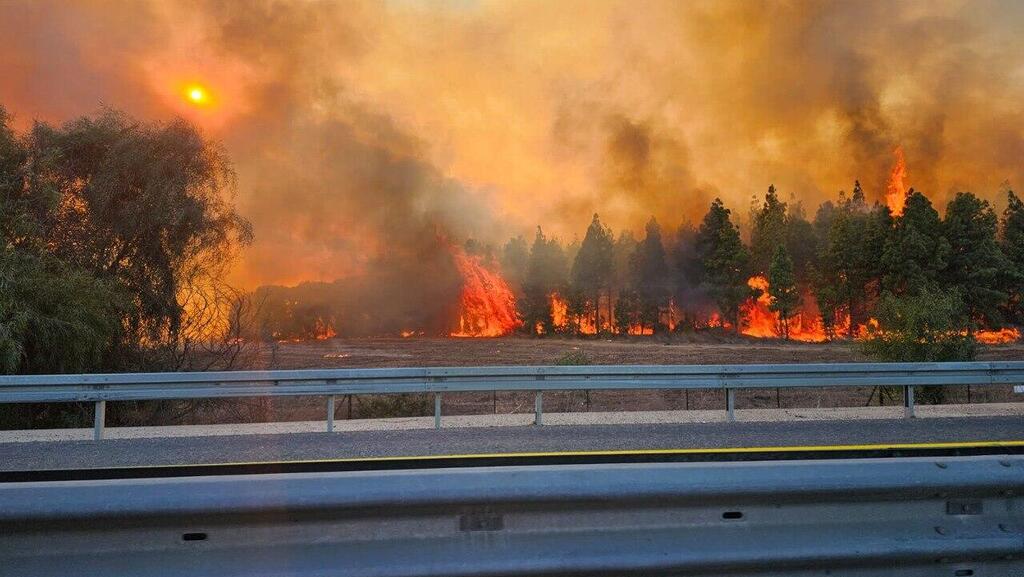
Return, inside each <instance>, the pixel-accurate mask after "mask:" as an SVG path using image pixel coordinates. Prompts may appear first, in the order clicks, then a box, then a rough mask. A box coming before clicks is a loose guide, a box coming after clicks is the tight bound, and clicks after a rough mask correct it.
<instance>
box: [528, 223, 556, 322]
mask: <svg viewBox="0 0 1024 577" xmlns="http://www.w3.org/2000/svg"><path fill="white" fill-rule="evenodd" d="M565 269H566V264H565V256H564V254H563V253H562V247H561V246H560V245H559V244H558V241H557V240H555V239H551V240H548V238H547V237H545V236H544V231H543V230H541V228H540V227H539V226H538V227H537V234H536V236H535V237H534V239H533V246H532V247H531V248H530V257H529V260H528V262H527V266H526V276H525V279H524V281H523V293H524V296H523V306H522V308H521V310H520V314H521V315H522V317H523V327H524V329H525V330H526V331H528V332H536V329H537V325H538V324H539V325H540V326H541V328H542V330H543V332H544V333H545V334H551V333H552V332H554V330H555V326H554V319H553V318H552V314H551V300H550V296H551V293H553V292H559V291H563V292H564V289H565V284H566V281H565ZM562 296H563V297H564V296H565V295H562Z"/></svg>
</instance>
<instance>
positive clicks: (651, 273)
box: [630, 218, 671, 332]
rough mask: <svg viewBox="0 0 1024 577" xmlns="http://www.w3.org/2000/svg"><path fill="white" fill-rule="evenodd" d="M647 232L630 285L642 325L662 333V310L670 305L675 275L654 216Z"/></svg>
mask: <svg viewBox="0 0 1024 577" xmlns="http://www.w3.org/2000/svg"><path fill="white" fill-rule="evenodd" d="M646 232H647V235H646V236H645V237H644V240H643V242H641V243H640V244H639V245H637V247H636V249H635V251H634V252H633V255H632V258H631V259H630V269H631V273H632V274H631V277H632V278H631V281H632V282H631V283H630V284H631V288H632V292H633V293H635V294H636V297H637V303H636V305H637V306H636V309H637V311H638V312H639V318H638V319H637V320H638V321H639V323H638V324H639V325H640V326H642V327H648V326H649V327H652V328H653V329H654V332H658V330H659V328H660V323H659V322H658V318H659V316H660V313H661V310H662V309H665V308H667V307H668V300H669V295H670V294H671V288H670V287H671V285H670V282H671V276H670V273H669V268H668V261H667V259H666V257H665V246H664V244H663V241H662V238H661V226H659V225H658V221H656V220H655V219H654V218H651V220H650V221H649V222H648V223H647V227H646Z"/></svg>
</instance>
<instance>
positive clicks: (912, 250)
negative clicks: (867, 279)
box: [882, 189, 950, 295]
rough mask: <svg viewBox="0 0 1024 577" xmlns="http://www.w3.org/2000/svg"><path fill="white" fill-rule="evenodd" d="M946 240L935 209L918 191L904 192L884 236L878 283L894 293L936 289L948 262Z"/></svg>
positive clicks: (948, 253)
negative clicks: (899, 212) (900, 207)
mask: <svg viewBox="0 0 1024 577" xmlns="http://www.w3.org/2000/svg"><path fill="white" fill-rule="evenodd" d="M949 257H950V247H949V242H948V241H947V240H946V238H945V236H944V235H943V227H942V221H941V220H939V213H938V212H937V211H936V210H935V209H934V208H932V202H931V201H930V200H928V197H926V196H925V195H923V194H921V193H920V192H919V191H914V189H910V191H909V192H908V193H907V200H906V204H905V205H904V208H903V215H902V216H900V217H898V218H896V219H895V223H894V226H893V227H892V228H891V229H890V233H889V235H888V237H887V238H886V240H885V247H884V249H883V252H882V261H883V264H884V267H885V274H884V276H883V278H882V284H883V286H884V287H885V289H886V290H889V291H890V292H892V293H894V294H898V295H903V294H909V295H913V294H916V293H918V292H921V291H924V290H932V291H934V290H936V289H938V287H939V286H940V275H941V274H942V272H943V271H944V270H945V269H946V267H947V265H948V264H949Z"/></svg>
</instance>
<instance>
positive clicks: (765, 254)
mask: <svg viewBox="0 0 1024 577" xmlns="http://www.w3.org/2000/svg"><path fill="white" fill-rule="evenodd" d="M786 233H787V227H786V203H784V202H782V201H781V200H779V195H778V194H777V193H776V192H775V185H771V186H769V187H768V192H767V193H766V194H765V196H764V203H763V204H762V205H761V209H760V210H759V211H757V212H756V213H755V214H754V219H753V225H752V226H751V230H750V268H751V271H752V272H753V273H755V274H767V273H768V267H769V266H771V262H772V257H773V255H774V254H775V248H776V247H778V246H780V245H782V244H785V242H786V236H787V234H786Z"/></svg>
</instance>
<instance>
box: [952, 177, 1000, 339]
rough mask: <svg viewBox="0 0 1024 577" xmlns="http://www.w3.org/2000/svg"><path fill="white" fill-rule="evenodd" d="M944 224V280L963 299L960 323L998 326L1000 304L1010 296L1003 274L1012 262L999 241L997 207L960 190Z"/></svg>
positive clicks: (971, 327) (967, 327)
mask: <svg viewBox="0 0 1024 577" xmlns="http://www.w3.org/2000/svg"><path fill="white" fill-rule="evenodd" d="M942 227H943V232H944V234H945V238H946V242H947V243H948V244H949V247H950V250H949V259H948V262H947V269H946V271H945V273H944V274H943V278H942V284H943V285H944V286H945V287H947V288H949V289H952V290H955V291H957V292H958V293H959V294H960V295H961V296H962V297H963V299H964V308H963V310H962V313H961V314H958V315H957V319H958V321H959V322H958V324H957V326H958V327H960V328H963V329H965V330H975V329H976V328H978V327H980V326H989V327H993V328H998V327H999V326H1000V325H1001V324H1002V322H1003V316H1002V312H1001V311H1000V308H1001V307H1003V306H1004V305H1005V304H1006V302H1007V301H1008V299H1009V295H1008V294H1007V293H1006V290H1005V286H1004V283H1003V275H1004V274H1005V273H1004V271H1006V270H1007V269H1008V268H1010V267H1011V264H1010V262H1009V259H1007V258H1006V256H1005V255H1004V254H1003V252H1002V250H1000V248H999V245H998V244H997V242H996V230H997V227H998V221H997V218H996V213H995V211H993V210H992V207H991V206H990V205H989V203H988V202H987V201H984V200H982V199H980V198H978V197H977V196H975V195H973V194H971V193H969V192H959V193H957V195H956V197H955V198H954V199H953V200H952V201H951V202H950V203H949V205H948V206H947V207H946V218H945V219H944V220H943V222H942Z"/></svg>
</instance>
